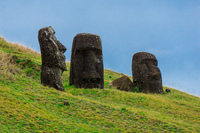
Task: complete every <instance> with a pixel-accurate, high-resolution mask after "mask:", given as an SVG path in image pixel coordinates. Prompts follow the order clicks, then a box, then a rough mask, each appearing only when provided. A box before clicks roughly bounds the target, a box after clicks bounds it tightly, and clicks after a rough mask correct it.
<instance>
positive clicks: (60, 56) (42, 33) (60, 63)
mask: <svg viewBox="0 0 200 133" xmlns="http://www.w3.org/2000/svg"><path fill="white" fill-rule="evenodd" d="M54 34H55V31H54V29H53V28H52V27H51V26H49V27H45V28H42V29H40V30H39V32H38V40H39V43H40V50H41V56H42V71H41V83H42V84H43V85H44V86H49V87H53V88H55V89H57V90H60V91H65V90H64V87H63V84H62V80H61V75H62V73H63V72H64V71H67V68H66V63H65V55H64V52H65V51H66V50H67V48H66V47H65V46H64V45H62V44H61V43H60V42H59V41H58V40H57V39H56V37H55V35H54Z"/></svg>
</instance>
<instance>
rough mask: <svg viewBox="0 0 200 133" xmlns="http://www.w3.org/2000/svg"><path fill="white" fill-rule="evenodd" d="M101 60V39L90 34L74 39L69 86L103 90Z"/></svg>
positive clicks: (82, 34)
mask: <svg viewBox="0 0 200 133" xmlns="http://www.w3.org/2000/svg"><path fill="white" fill-rule="evenodd" d="M103 84H104V79H103V58H102V44H101V38H100V36H98V35H95V34H90V33H80V34H77V35H76V36H75V37H74V40H73V46H72V53H71V68H70V85H75V86H76V87H78V88H103Z"/></svg>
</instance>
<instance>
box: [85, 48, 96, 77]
mask: <svg viewBox="0 0 200 133" xmlns="http://www.w3.org/2000/svg"><path fill="white" fill-rule="evenodd" d="M85 71H86V72H88V73H93V72H96V55H95V51H92V50H89V51H87V52H86V54H85Z"/></svg>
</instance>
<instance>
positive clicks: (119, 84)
mask: <svg viewBox="0 0 200 133" xmlns="http://www.w3.org/2000/svg"><path fill="white" fill-rule="evenodd" d="M112 85H113V86H114V87H116V88H117V89H118V90H121V91H133V90H134V88H133V83H132V82H131V80H130V79H129V77H128V76H122V77H120V78H118V79H115V80H114V81H113V82H112Z"/></svg>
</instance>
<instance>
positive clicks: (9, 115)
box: [0, 38, 200, 133]
mask: <svg viewBox="0 0 200 133" xmlns="http://www.w3.org/2000/svg"><path fill="white" fill-rule="evenodd" d="M40 68H41V57H40V54H38V53H36V52H34V51H31V50H30V49H27V48H24V47H22V46H18V45H17V44H11V43H8V42H6V41H5V40H4V39H3V38H0V132H3V133H4V132H48V133H49V132H103V133H104V132H106V133H107V132H200V98H199V97H196V96H192V95H189V94H187V93H184V92H181V91H178V90H176V89H172V88H170V89H171V92H170V93H164V94H163V95H158V94H144V93H134V92H124V91H119V90H117V89H115V88H113V87H112V85H111V84H110V83H111V82H112V81H113V80H114V79H116V78H119V77H121V76H122V75H123V74H119V73H117V72H113V71H111V70H104V81H105V83H104V85H105V89H95V88H94V89H81V88H75V87H74V86H70V85H69V70H70V64H69V63H67V69H68V71H66V72H64V73H63V78H62V79H63V86H64V88H65V91H66V92H61V91H57V90H55V89H53V88H49V87H44V86H42V85H41V83H40ZM166 88H167V87H164V89H166ZM66 101H67V102H69V103H70V105H69V106H66V105H64V104H63V103H64V102H66Z"/></svg>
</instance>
